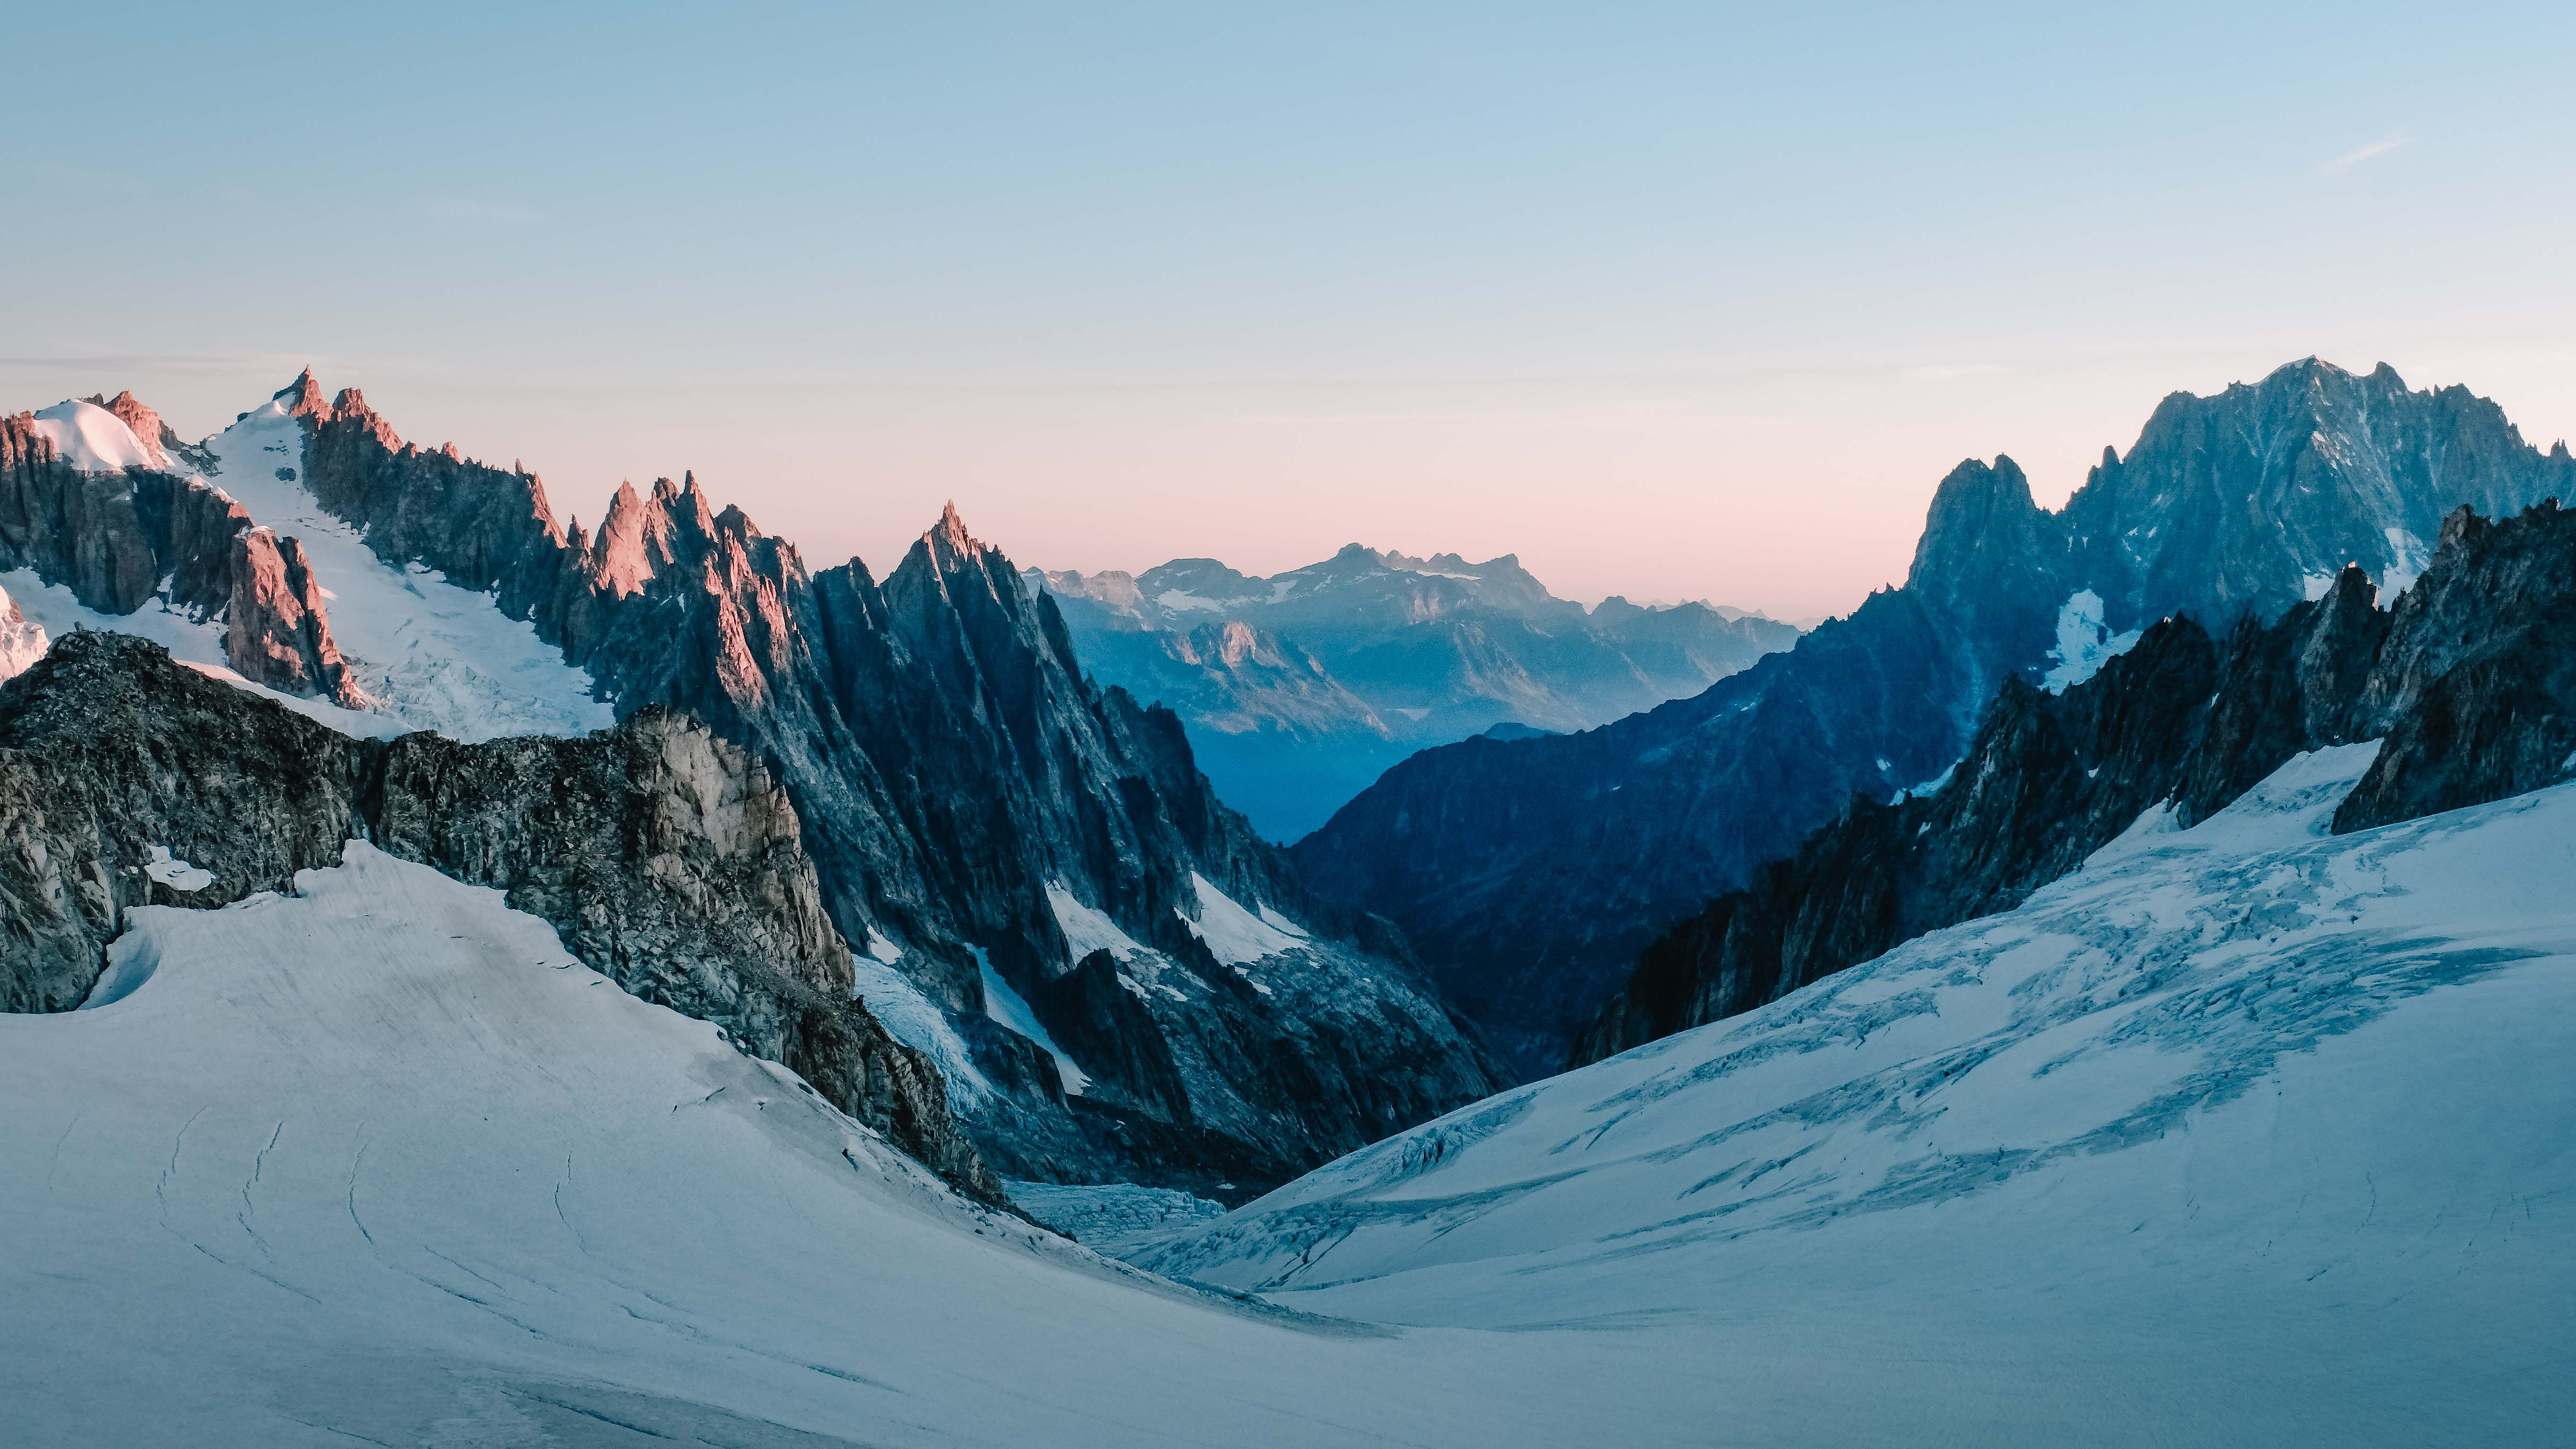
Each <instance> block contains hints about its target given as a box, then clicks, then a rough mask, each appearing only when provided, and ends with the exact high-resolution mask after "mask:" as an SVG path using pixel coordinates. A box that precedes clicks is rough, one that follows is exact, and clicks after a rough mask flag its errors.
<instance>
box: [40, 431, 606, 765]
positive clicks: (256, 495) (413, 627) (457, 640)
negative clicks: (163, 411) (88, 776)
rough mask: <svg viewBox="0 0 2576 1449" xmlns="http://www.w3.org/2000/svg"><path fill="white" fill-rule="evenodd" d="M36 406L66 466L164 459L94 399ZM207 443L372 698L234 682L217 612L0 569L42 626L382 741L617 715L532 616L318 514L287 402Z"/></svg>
mask: <svg viewBox="0 0 2576 1449" xmlns="http://www.w3.org/2000/svg"><path fill="white" fill-rule="evenodd" d="M35 417H36V427H37V430H38V431H39V432H42V433H45V434H46V435H48V436H50V437H52V438H53V439H54V441H55V446H56V448H57V450H58V451H59V452H60V453H61V455H62V456H63V457H64V458H65V459H67V460H69V461H70V462H72V463H73V465H74V466H76V467H79V468H82V469H84V470H87V471H92V472H98V471H113V470H115V469H118V468H122V467H126V466H129V465H134V466H145V467H160V466H163V465H161V464H158V463H155V462H154V461H153V460H152V458H151V457H150V455H149V453H148V451H147V450H146V449H145V448H144V446H143V444H142V443H141V441H140V440H138V439H137V438H136V437H135V436H134V433H133V430H132V429H130V428H128V427H127V426H126V425H125V422H124V420H123V419H121V418H119V417H117V416H116V415H115V414H114V413H111V412H109V411H107V410H106V409H104V408H100V407H97V406H94V405H92V404H89V403H81V402H69V403H63V404H61V405H59V406H57V407H51V408H47V409H45V410H44V411H43V412H40V413H37V414H36V415H35ZM203 446H204V448H205V449H206V450H207V452H208V453H209V454H211V455H212V457H213V459H214V464H213V466H212V467H211V468H209V469H208V470H207V471H206V473H205V474H204V475H202V476H204V477H205V478H206V480H207V481H208V482H209V483H212V484H214V485H215V486H216V487H218V488H221V489H222V490H223V491H224V493H225V494H226V495H227V496H229V497H230V498H232V499H233V501H235V502H237V503H239V504H241V505H242V507H243V508H245V509H246V510H248V511H249V513H250V516H251V520H252V522H254V523H256V524H260V525H264V526H266V527H269V528H272V529H275V530H276V531H277V532H278V533H279V534H280V535H281V536H289V537H294V538H297V539H300V540H302V541H303V544H304V548H305V552H306V554H307V556H308V558H309V559H310V561H311V563H312V566H313V573H314V576H315V577H316V578H317V579H319V580H320V581H321V584H322V589H323V595H324V599H323V607H324V611H325V613H326V614H327V615H328V617H329V619H330V623H331V634H332V639H333V642H334V643H336V644H337V645H338V646H339V648H340V652H341V655H342V656H343V657H344V658H345V659H346V660H347V661H348V664H349V667H350V668H351V669H352V670H354V671H355V672H356V674H357V677H358V682H359V687H360V688H361V689H362V690H363V691H364V692H365V693H366V695H367V697H368V698H369V699H371V700H373V701H375V704H376V708H375V709H374V710H368V711H352V710H345V709H341V708H339V707H337V706H335V705H332V704H329V703H327V702H324V701H320V700H310V699H297V698H293V697H290V696H287V695H283V694H280V693H278V692H277V691H275V690H270V689H265V688H262V687H260V686H258V685H254V684H251V683H249V682H248V681H245V680H243V679H242V678H241V677H240V676H239V675H238V674H235V673H234V672H233V670H232V668H231V667H230V661H229V659H228V658H227V657H226V655H225V653H224V626H223V624H222V622H221V621H220V620H200V619H197V618H195V617H193V616H192V615H191V614H190V613H188V612H185V611H174V610H172V609H170V608H169V607H168V604H167V601H166V600H164V599H158V598H156V599H154V600H152V601H150V602H148V603H146V604H145V605H144V606H143V607H142V608H141V609H138V610H136V611H135V612H134V613H132V614H121V615H120V614H101V613H98V612H97V611H95V610H93V609H90V608H87V607H85V606H84V605H82V604H81V603H80V601H79V600H78V599H76V598H74V597H73V596H72V593H71V591H70V590H69V589H66V588H61V587H58V586H55V585H49V584H46V583H45V582H43V581H42V580H41V579H39V578H38V577H37V576H36V574H35V573H34V571H32V570H28V569H17V570H12V571H9V572H6V573H0V588H5V589H6V590H7V592H9V593H10V594H12V595H15V596H16V597H17V599H18V601H19V603H20V605H21V607H22V608H23V609H24V611H25V613H26V616H27V618H28V619H29V620H31V621H33V622H34V623H36V624H37V625H39V626H40V627H42V628H43V629H45V630H47V631H48V632H50V633H53V634H62V633H67V632H69V631H70V630H73V629H113V630H117V631H120V632H123V633H128V634H137V635H141V636H142V637H144V638H147V639H150V640H152V641H153V642H155V643H157V644H160V645H161V646H162V647H164V648H166V649H168V650H169V651H170V655H171V657H172V658H174V659H177V660H179V661H180V662H182V663H185V664H191V665H195V666H197V667H199V668H202V669H204V670H205V671H206V672H207V673H209V674H212V675H214V676H216V677H217V678H220V679H223V680H225V681H227V682H229V683H233V684H238V685H241V686H242V687H243V688H246V689H251V690H253V691H254V692H257V693H260V694H263V695H267V696H269V697H271V698H276V699H282V700H285V701H286V702H287V703H289V704H290V705H292V706H293V707H295V708H296V709H298V710H300V711H301V712H303V713H304V714H306V715H309V716H311V717H313V718H315V719H318V720H320V721H321V722H323V723H324V724H327V725H330V726H331V727H332V728H334V729H338V730H340V731H342V732H344V733H347V734H353V735H359V736H362V737H373V738H390V737H391V736H394V735H399V734H404V733H407V732H409V731H412V730H436V731H438V732H439V733H441V734H444V735H449V736H452V737H454V738H457V739H461V740H467V741H474V740H486V739H493V738H497V737H499V736H503V735H525V734H557V735H575V734H586V733H588V732H590V731H592V730H596V729H606V728H608V727H609V726H611V725H613V724H615V723H616V722H617V712H616V709H615V707H614V706H613V705H612V704H610V703H608V702H606V701H603V700H596V699H593V698H591V692H592V691H591V679H590V675H589V673H588V671H586V670H582V669H578V668H575V667H574V666H572V665H570V664H568V663H566V662H565V661H564V658H563V653H562V651H561V650H559V649H557V648H555V647H554V646H553V645H551V644H548V643H546V642H545V641H544V640H542V639H540V638H538V637H537V631H536V626H535V625H533V624H530V623H527V622H524V621H521V620H515V619H511V618H509V617H508V616H506V615H504V614H503V613H502V612H501V610H500V608H499V606H498V605H497V604H496V603H495V602H494V601H493V599H492V596H491V595H489V594H485V593H482V592H479V591H476V590H472V589H464V588H459V587H457V586H456V585H454V584H451V583H449V582H447V579H446V577H445V575H443V574H441V573H439V572H438V571H437V570H434V569H429V568H424V567H422V566H420V565H418V564H413V565H409V566H406V567H402V568H397V567H395V566H393V565H391V564H388V563H386V562H385V561H384V560H382V559H380V558H378V557H377V556H376V555H375V553H374V551H373V550H371V549H369V548H368V547H367V544H366V540H365V539H364V537H362V536H361V535H360V534H359V532H358V531H357V530H356V529H354V528H352V527H350V526H349V525H348V524H346V523H343V522H341V521H340V520H339V519H337V518H334V517H332V516H331V515H330V514H328V513H325V512H324V511H323V510H322V508H321V506H320V505H319V504H317V503H316V502H315V501H314V499H313V495H312V494H311V493H309V492H307V491H306V489H305V487H304V484H303V482H302V472H303V463H304V434H303V426H302V424H300V423H298V422H297V421H296V420H295V419H294V418H293V417H292V416H290V415H288V413H287V411H286V405H285V403H284V402H282V401H279V400H276V399H272V400H270V401H269V402H266V403H263V404H262V405H260V406H259V407H257V408H254V409H252V410H251V411H250V412H247V413H244V414H243V415H242V416H241V419H240V420H239V421H237V422H235V423H234V424H233V425H232V426H231V427H229V428H226V429H225V430H223V431H222V432H220V433H217V434H215V435H214V436H213V437H211V438H208V439H206V441H205V443H204V445H203ZM182 471H184V470H182ZM190 476H199V475H195V474H191V475H190ZM0 650H5V646H0Z"/></svg>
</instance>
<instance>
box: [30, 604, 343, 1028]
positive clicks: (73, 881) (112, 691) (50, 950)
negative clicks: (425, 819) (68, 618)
mask: <svg viewBox="0 0 2576 1449" xmlns="http://www.w3.org/2000/svg"><path fill="white" fill-rule="evenodd" d="M365 755H366V747H365V746H363V745H362V744H360V743H359V742H358V741H356V740H352V739H350V738H348V737H347V736H345V735H341V734H338V733H335V732H333V731H331V730H328V729H325V728H323V727H322V726H321V725H318V724H316V723H314V722H313V721H311V720H308V719H306V718H304V717H303V716H302V715H299V714H296V713H294V712H293V711H291V710H288V709H286V708H284V707H282V706H279V705H274V704H270V703H267V702H265V701H262V700H259V699H256V698H254V697H252V696H251V695H249V694H247V693H245V692H243V691H242V690H240V689H236V688H234V687H233V686H231V685H228V684H223V683H219V682H217V681H215V680H213V679H209V678H207V677H206V676H204V675H202V674H199V673H197V672H196V671H194V670H191V669H187V668H184V667H182V666H180V665H176V664H173V663H172V662H171V661H170V658H169V656H168V655H167V654H165V653H163V652H162V651H161V650H160V648H158V647H157V646H155V645H152V644H148V643H145V642H144V641H142V640H139V639H133V638H129V637H127V636H124V635H119V634H103V633H74V634H69V635H65V636H64V637H62V638H60V639H57V640H55V641H54V643H53V649H52V651H51V652H50V653H48V654H47V655H46V656H45V658H43V659H42V660H40V661H38V662H37V663H36V664H35V665H34V666H32V667H31V668H29V669H28V670H26V671H25V672H24V673H22V674H20V675H19V676H18V677H17V678H15V679H13V680H11V681H9V682H8V683H7V684H6V685H0V1008H5V1009H7V1010H10V1011H68V1010H70V1009H71V1008H73V1007H75V1006H78V1005H80V1003H81V1000H82V998H83V997H85V996H87V995H88V993H89V988H90V985H91V983H92V982H94V981H95V980H97V978H98V974H99V971H100V969H101V968H102V966H104V964H105V956H104V952H105V950H106V947H107V943H108V942H109V941H110V940H113V939H114V938H115V936H116V935H117V933H118V932H119V931H120V930H122V929H123V922H124V911H125V908H126V907H127V906H135V905H155V904H158V905H195V906H221V905H226V904H229V903H231V902H233V901H236V900H239V899H241V898H242V897H244V896H247V895H251V894H254V893H256V892H259V891H264V890H284V889H287V888H289V887H291V886H292V885H293V884H294V881H295V873H296V872H297V871H299V870H310V869H315V868H318V867H322V866H330V865H337V864H338V863H339V861H340V843H341V842H342V841H344V840H347V839H348V838H349V837H350V836H351V835H352V834H353V833H358V832H359V831H360V830H362V828H363V823H364V822H363V819H362V817H361V814H360V812H359V808H358V794H359V788H360V780H361V778H362V777H363V775H364V774H365ZM156 848H157V849H158V850H160V851H161V852H163V853H164V855H166V856H167V857H169V858H173V859H176V860H179V861H184V862H186V863H188V864H190V865H193V866H195V867H197V868H198V869H199V870H202V871H205V872H210V873H211V874H212V876H213V879H212V880H211V881H207V882H205V883H203V884H202V885H199V886H197V887H196V888H195V889H180V888H177V887H175V886H173V885H169V884H164V883H163V882H162V881H161V880H160V879H159V878H157V877H156V876H155V875H154V874H153V873H151V872H150V870H149V867H150V866H151V865H153V864H154V863H155V855H154V851H155V849H156ZM164 874H167V872H164Z"/></svg>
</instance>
